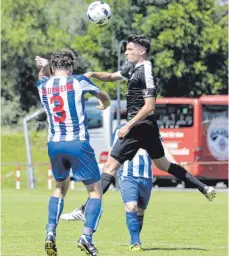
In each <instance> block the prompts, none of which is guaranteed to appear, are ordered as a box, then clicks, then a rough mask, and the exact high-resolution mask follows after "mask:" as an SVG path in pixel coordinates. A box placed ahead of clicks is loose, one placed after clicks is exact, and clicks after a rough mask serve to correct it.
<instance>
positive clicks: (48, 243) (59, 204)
mask: <svg viewBox="0 0 229 257" xmlns="http://www.w3.org/2000/svg"><path fill="white" fill-rule="evenodd" d="M68 187H69V178H67V179H65V180H64V181H62V182H56V189H55V191H54V192H53V194H52V196H51V197H50V199H49V203H48V223H47V225H46V231H47V233H46V238H45V250H46V253H47V254H48V255H51V256H54V255H57V247H56V227H57V225H58V221H59V217H60V215H61V213H62V211H63V207H64V197H65V195H66V193H67V191H68Z"/></svg>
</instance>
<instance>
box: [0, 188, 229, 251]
mask: <svg viewBox="0 0 229 257" xmlns="http://www.w3.org/2000/svg"><path fill="white" fill-rule="evenodd" d="M77 187H78V186H77ZM49 194H50V192H49V191H48V190H47V189H36V190H31V191H28V190H26V189H21V190H19V191H16V189H10V188H7V187H3V188H2V255H11V256H12V255H13V256H15V255H20V256H42V255H45V252H44V236H45V224H46V222H47V203H48V197H49ZM85 199H86V191H85V190H70V191H69V194H68V195H67V197H66V201H65V212H67V211H71V210H72V209H73V208H75V207H77V206H80V204H82V203H83V202H84V200H85ZM82 225H83V224H82V223H81V222H64V221H61V222H60V224H59V226H58V229H57V246H58V251H59V255H62V256H76V255H83V254H82V253H81V252H80V251H79V250H78V249H77V247H76V242H77V240H78V237H79V236H80V234H81V231H82ZM227 230H228V195H227V193H226V192H225V193H218V194H217V197H216V198H215V200H214V201H213V202H208V201H207V200H206V199H205V197H203V196H202V195H200V193H199V192H197V191H192V192H187V191H179V192H172V191H171V192H165V191H155V192H153V193H152V198H151V200H150V204H149V207H148V209H147V211H146V215H145V221H144V228H143V231H142V234H141V240H142V243H143V248H145V251H144V252H139V253H136V252H130V251H129V250H128V242H129V235H128V231H127V228H126V224H125V212H124V207H123V204H122V201H121V198H120V194H119V192H111V191H109V192H108V193H107V194H106V195H105V196H104V201H103V216H102V218H101V221H100V224H99V228H98V231H97V233H96V234H95V237H94V241H95V244H96V246H97V247H98V249H99V255H102V256H106V255H121V256H125V255H132V256H134V255H136V256H137V255H148V256H170V255H171V256H177V255H179V256H203V255H205V256H209V255H210V256H213V255H217V256H227V255H228V234H227V232H228V231H227Z"/></svg>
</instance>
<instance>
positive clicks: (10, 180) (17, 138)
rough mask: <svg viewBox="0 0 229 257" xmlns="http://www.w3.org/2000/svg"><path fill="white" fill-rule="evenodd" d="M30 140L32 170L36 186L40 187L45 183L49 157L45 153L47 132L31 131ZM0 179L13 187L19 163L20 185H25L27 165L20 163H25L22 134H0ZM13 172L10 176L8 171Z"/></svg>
mask: <svg viewBox="0 0 229 257" xmlns="http://www.w3.org/2000/svg"><path fill="white" fill-rule="evenodd" d="M30 142H31V147H32V159H33V162H34V172H35V176H36V178H37V181H36V182H37V186H38V187H40V186H41V187H42V186H44V185H46V184H47V172H48V166H49V158H48V153H47V132H46V131H43V132H39V133H37V132H31V133H30ZM1 146H2V154H1V162H2V163H3V164H4V165H3V166H2V167H1V180H2V183H3V184H4V185H7V186H8V187H11V188H14V187H15V170H16V167H17V166H18V165H19V166H20V168H21V187H22V188H26V187H27V177H26V171H27V167H26V166H24V165H21V164H26V163H27V157H26V148H25V139H24V134H23V133H19V132H15V133H9V134H7V133H6V131H4V133H2V135H1ZM6 164H8V165H6ZM11 172H13V174H12V175H11V176H8V175H10V173H11Z"/></svg>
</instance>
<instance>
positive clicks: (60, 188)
mask: <svg viewBox="0 0 229 257" xmlns="http://www.w3.org/2000/svg"><path fill="white" fill-rule="evenodd" d="M68 187H69V180H68V181H66V180H65V181H61V182H56V190H55V192H56V193H57V194H58V195H60V196H61V195H62V196H63V197H65V195H66V193H67V191H68Z"/></svg>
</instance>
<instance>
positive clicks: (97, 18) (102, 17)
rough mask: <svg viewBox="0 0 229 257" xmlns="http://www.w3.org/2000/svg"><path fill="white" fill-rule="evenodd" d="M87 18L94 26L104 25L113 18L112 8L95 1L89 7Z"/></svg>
mask: <svg viewBox="0 0 229 257" xmlns="http://www.w3.org/2000/svg"><path fill="white" fill-rule="evenodd" d="M87 17H88V19H89V21H91V22H93V23H94V24H98V25H104V24H106V23H108V21H109V19H110V17H111V8H110V6H109V5H108V4H107V3H104V2H102V1H95V2H93V3H91V4H90V5H89V7H88V10H87Z"/></svg>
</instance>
